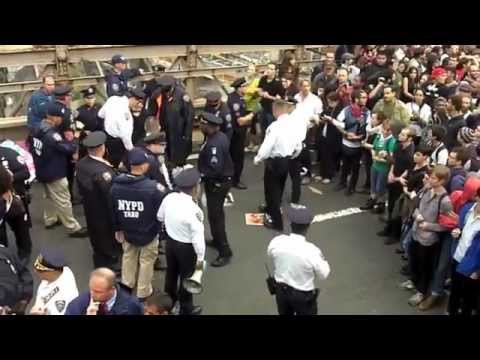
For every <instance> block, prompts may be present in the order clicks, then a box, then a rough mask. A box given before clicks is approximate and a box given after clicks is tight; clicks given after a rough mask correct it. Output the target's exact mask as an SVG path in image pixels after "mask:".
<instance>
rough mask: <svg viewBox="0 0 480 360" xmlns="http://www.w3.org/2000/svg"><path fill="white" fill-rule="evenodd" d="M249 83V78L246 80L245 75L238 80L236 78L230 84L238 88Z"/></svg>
mask: <svg viewBox="0 0 480 360" xmlns="http://www.w3.org/2000/svg"><path fill="white" fill-rule="evenodd" d="M246 84H247V80H245V78H244V77H241V78H239V79H237V80H235V81H234V82H233V83H232V84H231V85H230V86H231V87H232V88H234V89H238V88H239V87H242V86H244V85H246Z"/></svg>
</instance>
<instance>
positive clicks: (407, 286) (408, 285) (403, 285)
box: [400, 280, 415, 290]
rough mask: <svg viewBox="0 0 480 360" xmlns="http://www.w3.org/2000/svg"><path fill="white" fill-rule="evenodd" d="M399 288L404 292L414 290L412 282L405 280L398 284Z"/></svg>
mask: <svg viewBox="0 0 480 360" xmlns="http://www.w3.org/2000/svg"><path fill="white" fill-rule="evenodd" d="M400 287H401V288H402V289H405V290H415V285H414V284H413V281H412V280H407V281H405V282H403V283H401V284H400Z"/></svg>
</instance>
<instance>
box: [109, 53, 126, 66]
mask: <svg viewBox="0 0 480 360" xmlns="http://www.w3.org/2000/svg"><path fill="white" fill-rule="evenodd" d="M126 63H127V59H125V57H123V55H120V54H117V55H113V56H112V65H115V64H126Z"/></svg>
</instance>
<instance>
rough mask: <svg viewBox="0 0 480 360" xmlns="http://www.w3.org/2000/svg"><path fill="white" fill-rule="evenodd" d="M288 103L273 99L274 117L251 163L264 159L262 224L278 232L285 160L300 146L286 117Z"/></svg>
mask: <svg viewBox="0 0 480 360" xmlns="http://www.w3.org/2000/svg"><path fill="white" fill-rule="evenodd" d="M292 106H293V105H292V104H290V103H288V102H286V101H284V100H275V101H274V103H273V115H274V117H275V119H277V120H276V121H274V122H273V123H272V124H271V125H270V126H269V127H268V128H267V131H266V135H265V139H264V141H263V143H262V145H261V146H260V149H259V150H258V153H257V156H255V159H254V160H253V162H254V164H255V165H258V164H259V163H260V162H262V161H264V160H266V164H265V174H264V177H263V182H264V184H263V186H264V192H265V202H266V211H265V212H266V214H265V220H264V225H265V227H268V228H271V229H275V230H278V231H283V221H282V214H281V212H280V205H281V202H282V195H283V190H284V188H285V181H286V180H287V175H288V170H289V159H291V158H294V157H296V156H298V154H300V152H301V149H302V143H301V141H300V140H299V139H298V137H296V136H292V133H294V131H295V130H294V129H295V127H296V126H297V123H296V122H295V121H292V118H291V117H290V116H289V113H290V112H291V110H292Z"/></svg>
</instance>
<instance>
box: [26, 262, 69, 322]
mask: <svg viewBox="0 0 480 360" xmlns="http://www.w3.org/2000/svg"><path fill="white" fill-rule="evenodd" d="M77 296H78V288H77V283H76V281H75V276H74V275H73V273H72V270H70V268H69V267H67V266H65V267H64V268H63V272H62V275H60V276H59V277H58V279H57V280H55V281H53V282H51V283H49V282H47V281H46V280H42V281H41V282H40V285H39V286H38V290H37V297H36V299H35V307H41V308H46V309H47V315H64V314H65V310H66V309H67V306H68V304H69V303H70V302H71V301H72V300H73V299H75V298H76V297H77Z"/></svg>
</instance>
